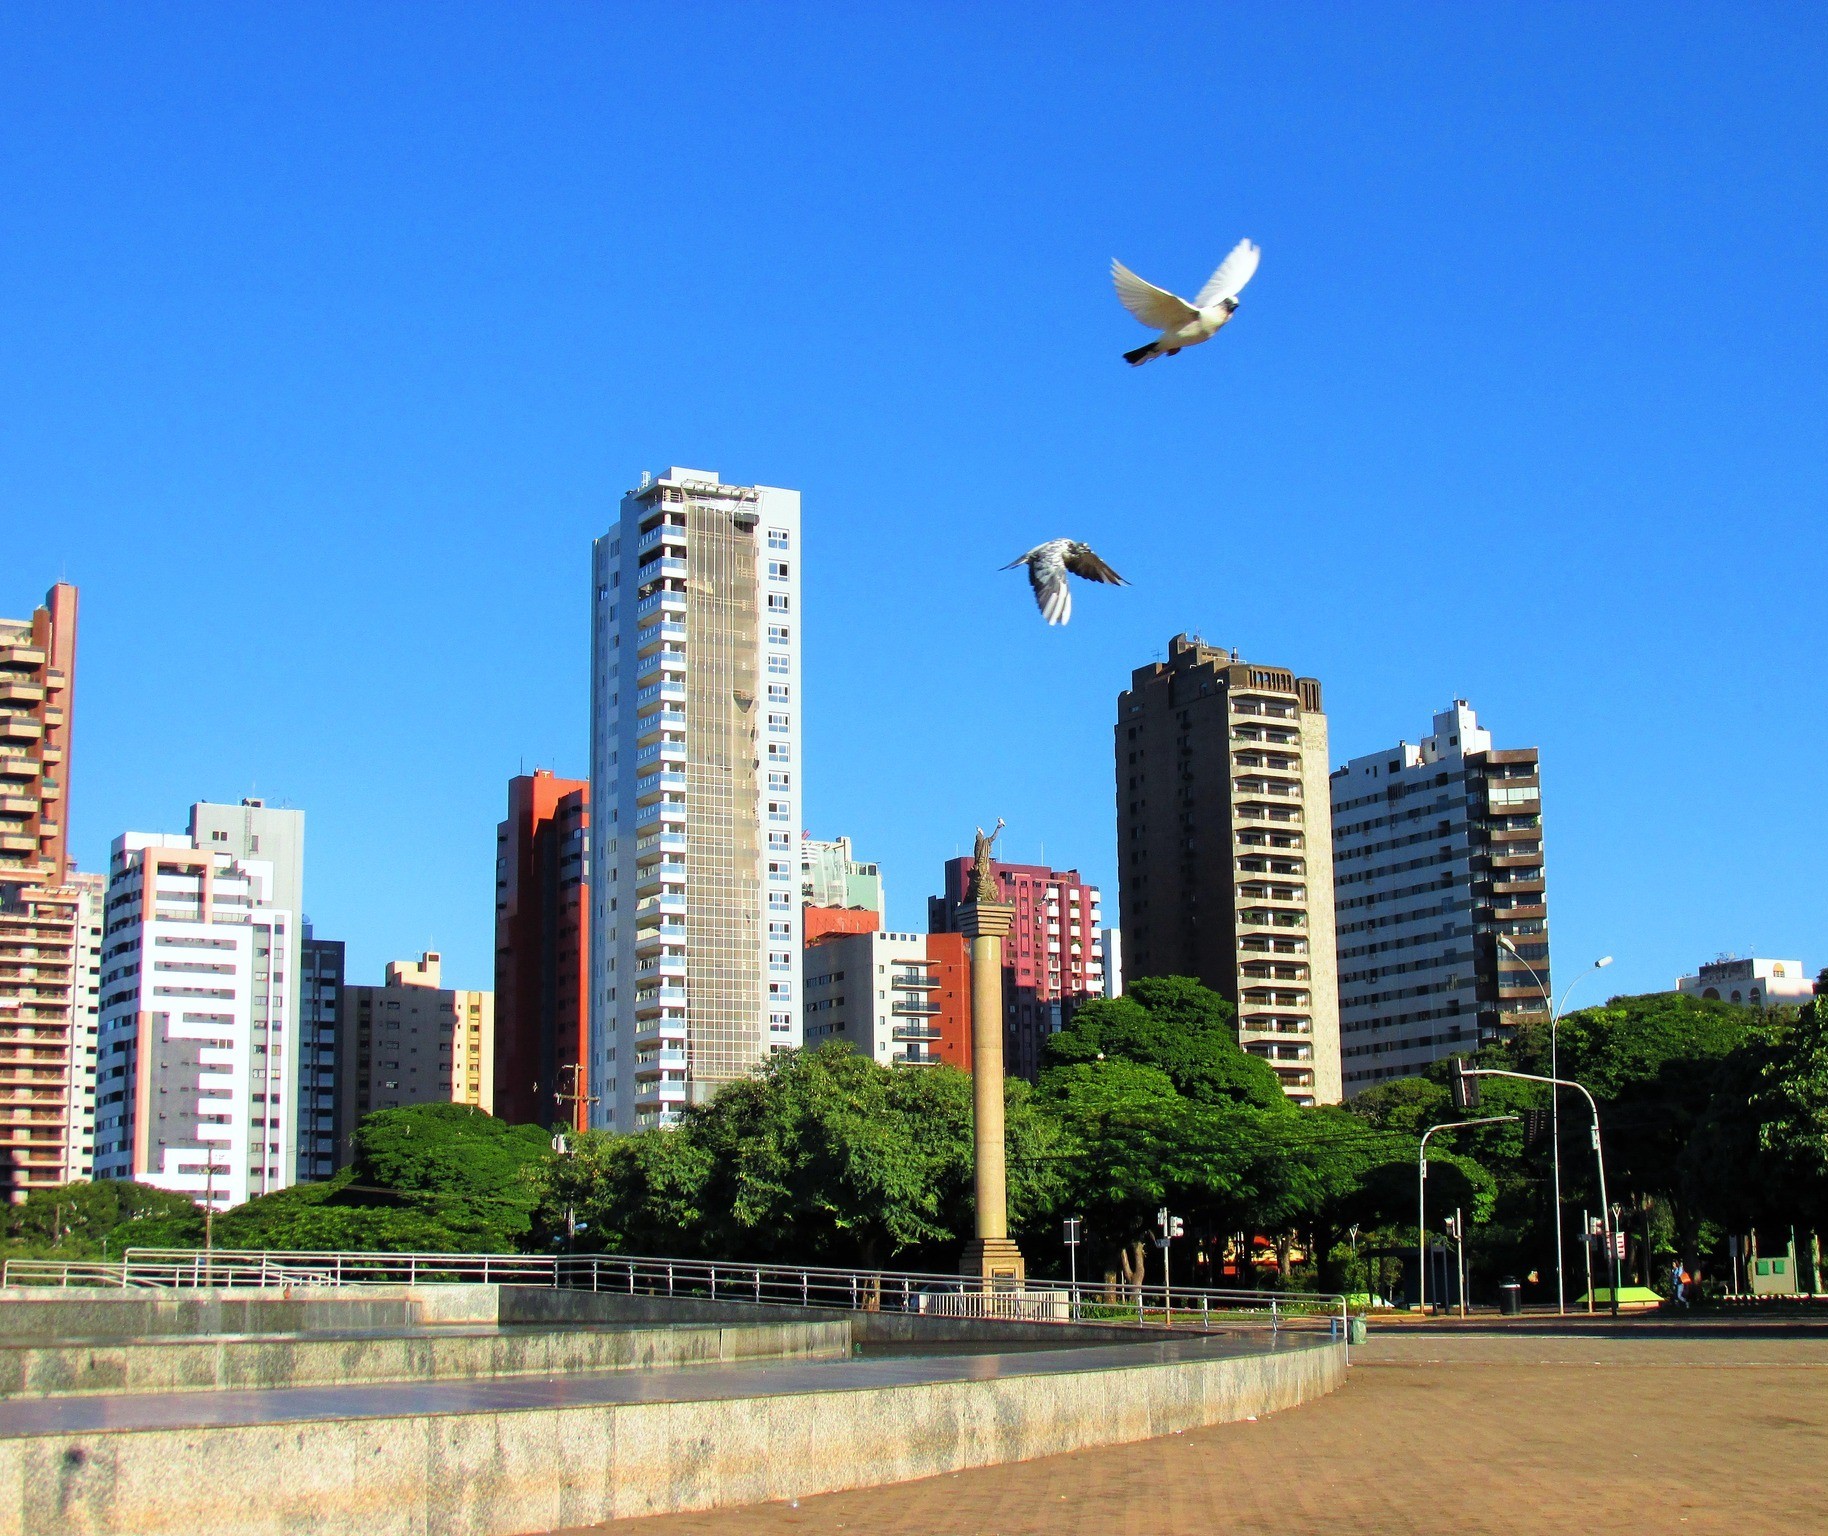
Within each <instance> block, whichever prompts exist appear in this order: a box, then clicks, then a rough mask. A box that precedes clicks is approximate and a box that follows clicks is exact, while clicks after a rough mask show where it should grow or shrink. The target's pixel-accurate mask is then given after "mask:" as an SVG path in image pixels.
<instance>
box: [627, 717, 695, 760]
mask: <svg viewBox="0 0 1828 1536" xmlns="http://www.w3.org/2000/svg"><path fill="white" fill-rule="evenodd" d="M685 728H686V717H685V711H684V710H683V709H667V708H659V709H654V710H652V711H651V712H650V713H648V714H645V715H642V716H641V717H640V718H639V719H637V720H636V722H635V741H636V743H637V744H638V745H641V746H646V745H648V744H649V743H651V742H660V743H661V744H664V738H662V736H661V732H663V731H683V730H684V729H685ZM673 744H674V745H676V746H677V747H678V748H679V751H680V753H681V754H683V753H684V752H685V742H684V741H683V740H682V741H679V742H676V743H673ZM635 761H636V762H640V757H639V756H637V757H636V759H635Z"/></svg>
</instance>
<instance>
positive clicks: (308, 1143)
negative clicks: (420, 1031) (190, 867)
mask: <svg viewBox="0 0 1828 1536" xmlns="http://www.w3.org/2000/svg"><path fill="white" fill-rule="evenodd" d="M190 836H191V841H192V843H193V844H194V845H195V846H196V847H198V848H207V849H209V850H211V851H212V852H216V853H222V852H227V853H229V854H231V855H233V856H234V857H235V858H237V859H259V860H260V861H262V862H263V863H265V864H268V865H271V866H272V870H273V884H272V894H271V895H270V896H269V898H268V900H269V901H270V902H271V903H272V905H274V906H275V907H278V908H279V909H280V910H281V911H283V912H287V913H289V914H291V918H292V921H290V922H288V923H287V924H286V931H285V936H284V942H283V943H282V944H281V945H280V946H279V947H278V948H277V949H275V951H274V956H273V977H272V984H273V986H274V988H275V989H276V990H282V991H284V993H285V1017H286V1024H287V1027H286V1029H285V1031H284V1035H283V1038H282V1039H280V1040H278V1041H276V1042H275V1049H276V1050H278V1051H279V1052H280V1058H281V1059H280V1060H279V1061H277V1062H275V1063H274V1066H275V1067H278V1068H280V1069H281V1070H282V1071H283V1073H284V1081H285V1082H286V1083H287V1084H288V1085H295V1084H297V1083H298V1081H299V1068H300V1066H301V1062H300V1060H299V1050H300V1041H301V1040H302V1038H303V1036H302V1033H301V1030H300V1027H299V1026H300V1023H301V1021H302V1020H303V1018H304V1012H303V1010H302V1009H301V1008H300V1007H299V999H300V996H301V993H302V978H303V972H304V964H303V955H302V949H303V943H304V926H305V925H304V919H303V917H302V916H301V914H302V913H303V912H304V910H305V813H304V812H303V811H292V810H285V809H282V808H281V807H279V806H272V805H268V804H267V803H266V801H264V800H255V799H247V800H243V801H242V802H241V804H239V805H214V804H212V803H210V802H209V801H207V800H200V801H198V802H197V803H196V804H195V805H193V806H192V807H191V808H190ZM330 1114H331V1111H330V1110H329V1109H327V1108H326V1109H325V1110H324V1111H323V1112H322V1118H324V1119H326V1120H328V1119H329V1117H330ZM314 1118H315V1117H314ZM326 1128H327V1127H326ZM268 1129H269V1130H274V1129H277V1131H278V1133H279V1134H278V1141H279V1155H280V1163H281V1166H282V1167H283V1169H284V1183H286V1184H296V1183H297V1182H298V1181H299V1180H300V1179H309V1178H312V1177H313V1176H314V1171H313V1159H312V1156H311V1153H312V1150H313V1140H312V1135H311V1134H310V1132H311V1131H312V1130H313V1129H314V1127H307V1135H306V1138H305V1149H306V1154H305V1169H304V1171H303V1172H302V1173H301V1172H300V1171H299V1166H298V1164H299V1130H300V1125H299V1115H298V1114H297V1113H296V1112H295V1109H294V1107H293V1106H288V1107H287V1113H286V1114H284V1115H283V1116H281V1117H280V1118H279V1119H278V1120H272V1119H271V1118H269V1122H268Z"/></svg>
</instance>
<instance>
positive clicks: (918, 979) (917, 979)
mask: <svg viewBox="0 0 1828 1536" xmlns="http://www.w3.org/2000/svg"><path fill="white" fill-rule="evenodd" d="M889 985H890V986H891V987H897V988H899V989H900V990H901V991H903V992H906V991H908V990H909V989H911V988H914V987H937V986H938V985H939V983H938V982H937V981H935V980H934V979H933V978H932V977H931V976H897V977H895V979H894V980H892V981H891V982H890V983H889Z"/></svg>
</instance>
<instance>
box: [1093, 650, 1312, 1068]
mask: <svg viewBox="0 0 1828 1536" xmlns="http://www.w3.org/2000/svg"><path fill="white" fill-rule="evenodd" d="M1115 744H1116V767H1117V839H1118V846H1117V856H1118V875H1119V889H1120V910H1121V914H1122V921H1121V927H1122V931H1123V946H1124V978H1125V981H1126V983H1129V982H1133V981H1135V980H1136V979H1138V978H1139V977H1145V976H1193V977H1197V978H1198V979H1199V980H1200V981H1201V982H1203V983H1204V984H1205V985H1206V986H1208V987H1211V988H1212V989H1213V990H1214V991H1215V992H1218V993H1221V994H1222V995H1223V996H1224V997H1225V998H1227V999H1228V1000H1229V1001H1230V1002H1231V1003H1232V1004H1233V1006H1234V1007H1236V1009H1237V1013H1238V1040H1239V1043H1240V1044H1241V1045H1243V1047H1244V1048H1245V1049H1246V1050H1247V1051H1250V1052H1251V1053H1252V1054H1253V1055H1256V1056H1260V1057H1262V1058H1263V1059H1264V1060H1265V1061H1267V1062H1268V1063H1269V1065H1270V1066H1271V1067H1273V1068H1274V1069H1275V1072H1276V1075H1277V1076H1278V1077H1279V1078H1280V1079H1281V1080H1282V1087H1283V1091H1284V1092H1286V1093H1287V1094H1288V1095H1289V1097H1290V1098H1291V1099H1293V1100H1294V1101H1295V1102H1297V1103H1301V1104H1334V1103H1338V1102H1339V1099H1340V1088H1341V1084H1340V1062H1339V993H1338V985H1337V973H1336V969H1335V967H1336V959H1335V952H1334V942H1333V841H1332V825H1331V814H1330V800H1329V795H1328V771H1327V718H1326V714H1325V712H1324V711H1323V709H1322V707H1321V695H1320V684H1319V683H1318V682H1317V681H1316V680H1315V679H1313V678H1311V677H1296V676H1295V674H1294V673H1292V672H1289V671H1286V670H1284V669H1283V668H1280V667H1266V666H1261V665H1259V664H1257V663H1255V662H1246V661H1244V660H1242V659H1241V658H1240V657H1238V656H1237V655H1235V654H1234V653H1233V652H1231V651H1227V650H1223V649H1221V648H1219V647H1217V646H1210V645H1206V644H1204V643H1203V642H1202V641H1200V640H1198V639H1197V638H1190V637H1188V636H1186V635H1176V636H1175V637H1174V638H1173V639H1172V640H1171V641H1170V642H1169V644H1168V659H1167V660H1166V661H1165V662H1155V663H1152V664H1151V665H1149V666H1147V667H1142V668H1139V669H1138V670H1137V671H1136V672H1134V673H1133V674H1132V675H1131V681H1130V687H1129V688H1128V689H1127V690H1126V691H1125V692H1123V693H1121V694H1119V695H1118V699H1117V727H1116V741H1115Z"/></svg>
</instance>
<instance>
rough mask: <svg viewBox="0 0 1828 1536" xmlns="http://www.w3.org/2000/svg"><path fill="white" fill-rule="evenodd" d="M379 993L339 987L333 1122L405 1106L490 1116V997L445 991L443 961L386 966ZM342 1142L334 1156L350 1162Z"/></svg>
mask: <svg viewBox="0 0 1828 1536" xmlns="http://www.w3.org/2000/svg"><path fill="white" fill-rule="evenodd" d="M385 976H386V980H385V981H384V982H383V984H382V985H381V986H378V987H376V986H365V985H360V984H351V983H349V982H348V981H345V982H344V984H343V1017H342V1025H341V1034H342V1045H343V1048H342V1063H341V1066H342V1078H341V1082H340V1083H339V1085H338V1096H339V1098H340V1100H341V1107H340V1118H341V1121H342V1123H343V1124H344V1125H346V1126H348V1127H349V1129H350V1131H351V1132H353V1131H354V1129H355V1127H356V1126H357V1125H359V1124H360V1123H361V1120H362V1117H363V1116H364V1115H368V1114H372V1113H374V1111H376V1110H378V1109H400V1108H403V1107H404V1106H406V1105H408V1104H473V1105H475V1106H476V1107H477V1108H478V1109H482V1110H490V1111H491V1112H492V1109H493V1102H494V1093H495V995H494V994H493V993H491V992H478V991H474V990H471V989H467V988H463V987H447V986H445V985H444V980H443V958H442V956H440V955H439V954H438V953H437V952H436V951H435V950H427V951H426V952H425V953H424V954H422V955H420V957H419V958H418V959H417V960H390V961H388V963H387V970H386V972H385ZM351 1150H352V1149H351V1148H350V1146H349V1144H348V1138H347V1136H345V1138H344V1141H343V1144H342V1145H340V1146H339V1147H338V1149H337V1158H338V1162H339V1164H340V1165H346V1164H347V1163H348V1162H349V1160H350V1156H351Z"/></svg>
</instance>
